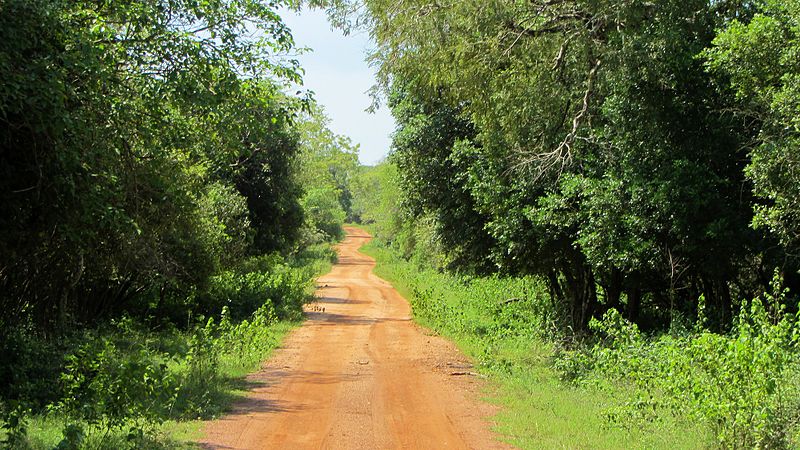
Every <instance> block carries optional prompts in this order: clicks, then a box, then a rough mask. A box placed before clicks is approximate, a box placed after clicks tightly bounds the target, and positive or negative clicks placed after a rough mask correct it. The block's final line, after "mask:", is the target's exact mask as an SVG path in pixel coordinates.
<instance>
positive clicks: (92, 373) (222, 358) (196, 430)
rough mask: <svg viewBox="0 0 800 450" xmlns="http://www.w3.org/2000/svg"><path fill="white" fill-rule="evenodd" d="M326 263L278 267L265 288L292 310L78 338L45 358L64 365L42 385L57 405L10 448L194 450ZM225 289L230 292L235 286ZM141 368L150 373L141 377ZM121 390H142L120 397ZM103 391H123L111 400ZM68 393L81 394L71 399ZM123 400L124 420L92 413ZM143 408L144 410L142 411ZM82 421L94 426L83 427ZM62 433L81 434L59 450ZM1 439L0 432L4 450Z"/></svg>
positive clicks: (112, 327) (135, 325)
mask: <svg viewBox="0 0 800 450" xmlns="http://www.w3.org/2000/svg"><path fill="white" fill-rule="evenodd" d="M332 260H333V253H332V250H331V248H330V246H329V245H327V244H324V245H317V246H314V247H311V248H309V249H307V250H306V251H305V252H303V253H301V254H300V255H297V256H295V257H294V259H293V260H292V261H291V268H290V269H287V268H279V269H280V271H276V272H275V275H274V276H275V277H277V278H276V281H275V282H271V281H270V280H269V279H267V281H269V283H266V285H267V286H271V287H272V288H273V291H274V292H280V293H285V294H286V295H288V296H289V300H287V301H291V302H294V305H293V306H292V307H291V308H292V309H291V310H290V311H289V313H284V311H285V310H286V308H280V307H278V308H276V307H275V306H274V304H275V300H277V301H278V302H277V304H278V305H280V304H281V300H284V299H281V298H275V297H272V300H273V301H266V302H265V303H264V305H263V306H262V307H260V308H259V309H258V310H257V311H256V312H255V313H253V314H252V315H251V316H249V317H248V318H247V320H243V321H238V320H233V319H232V318H231V317H230V314H227V315H225V313H223V316H220V317H214V318H213V320H211V321H209V322H206V321H199V322H198V323H196V324H195V325H194V326H192V327H190V329H189V330H179V329H177V328H176V327H174V326H173V327H167V328H165V329H163V328H162V329H160V330H158V331H156V330H153V329H151V328H150V327H149V326H148V325H146V324H145V323H144V322H140V321H137V320H134V319H122V320H119V321H115V322H112V323H109V324H107V325H104V326H101V327H99V328H97V329H92V330H86V331H85V332H83V333H77V334H76V335H75V336H73V337H71V338H70V339H71V340H70V342H69V343H68V344H67V345H65V348H66V351H67V353H68V354H72V355H76V357H75V358H74V359H72V360H70V359H69V358H68V359H64V355H63V354H55V353H53V354H52V355H50V356H51V357H52V358H55V359H56V360H62V359H63V360H64V361H65V362H64V363H62V364H61V365H56V366H55V369H54V370H56V372H54V373H52V374H49V375H48V376H49V377H50V379H51V382H49V383H47V385H48V386H51V389H53V392H52V393H51V396H52V395H57V397H55V399H56V400H51V402H52V403H50V404H49V405H50V406H48V408H46V409H44V410H40V412H38V413H34V414H31V413H30V412H28V413H23V417H24V420H23V425H24V426H22V427H18V428H16V429H15V431H17V432H20V431H24V434H23V436H24V437H22V438H20V439H19V440H18V441H17V442H16V443H14V444H13V445H8V446H10V447H11V448H20V449H31V450H39V449H42V450H44V449H53V448H56V447H58V446H59V444H61V445H62V447H59V448H81V449H129V448H130V449H135V448H149V449H192V448H199V447H198V446H197V445H196V444H195V443H194V441H196V440H197V439H199V438H200V437H201V433H202V427H203V424H204V421H205V420H210V419H215V418H217V417H219V416H221V415H222V414H224V413H225V412H226V411H228V410H229V408H230V407H231V405H232V404H233V403H234V402H236V401H237V400H239V399H241V398H243V397H244V396H245V395H246V394H247V392H248V390H249V389H250V388H252V386H251V385H250V384H249V383H248V382H247V380H246V377H247V375H248V374H249V373H252V372H254V371H256V370H258V369H259V368H260V366H261V364H262V362H263V361H264V360H266V359H267V358H269V356H270V355H271V353H272V351H273V350H274V349H275V348H277V347H278V346H279V345H280V343H281V342H282V340H283V339H284V337H285V336H286V335H287V334H288V333H289V332H290V331H291V330H292V329H294V328H296V327H297V326H299V325H300V323H301V322H302V313H301V311H300V306H301V305H300V304H299V303H302V301H304V299H306V300H307V299H310V298H311V296H312V295H313V291H314V283H313V280H314V279H315V278H316V277H318V276H320V275H322V274H323V273H325V272H328V271H329V270H330V268H331V264H332ZM258 264H262V265H263V263H262V262H260V261H256V262H255V263H254V267H260V266H257V265H258ZM293 274H294V275H293ZM259 280H260V279H259ZM223 287H224V288H225V289H228V290H231V291H232V292H233V291H235V290H236V285H231V286H227V285H226V286H223ZM303 292H305V294H304V293H303ZM262 295H263V294H262ZM248 300H249V299H248ZM265 300H266V299H265ZM223 311H225V310H223ZM281 318H282V319H281ZM279 319H280V320H279ZM33 344H35V343H33ZM33 344H30V345H33ZM66 361H77V362H75V363H69V364H67V363H66ZM65 364H66V365H65ZM70 364H71V365H70ZM143 365H144V366H145V367H148V368H149V369H147V370H152V372H141V370H142V369H141V368H142V367H143ZM143 373H155V374H156V377H155V378H153V377H152V376H150V381H144V382H143V381H142V376H143V375H142V374H143ZM65 376H66V378H65ZM146 376H147V375H145V377H146ZM59 377H60V378H61V380H60V381H59ZM39 384H42V383H39ZM71 386H72V387H71ZM119 386H122V388H120V387H119ZM125 386H145V388H144V390H126V388H125ZM70 389H73V390H72V391H70ZM75 389H77V390H75ZM108 389H114V392H119V393H120V394H109V391H108ZM71 392H77V393H78V394H79V395H80V396H82V397H80V398H75V397H73V396H72V395H71ZM87 392H88V394H87ZM117 395H121V396H123V397H118V396H117ZM119 398H123V400H119ZM120 401H121V402H122V404H123V405H124V408H123V409H124V410H126V411H127V412H124V414H125V415H124V416H122V417H120V416H119V413H116V414H117V415H115V416H107V415H105V414H106V413H107V409H103V408H102V407H101V408H99V409H97V410H96V412H93V411H94V410H92V407H93V405H98V404H114V402H117V403H119V402H120ZM64 402H65V403H64ZM76 402H77V403H76ZM64 405H66V406H64ZM141 405H145V406H144V407H143V408H144V410H145V412H144V413H142V407H141ZM0 406H2V405H0ZM87 413H88V414H89V415H87ZM98 414H100V415H98ZM88 417H99V419H97V420H96V421H89V420H88V419H87V418H88ZM110 421H114V422H113V423H112V422H110ZM2 425H4V424H3V423H2V422H0V426H2ZM68 426H77V427H78V428H79V429H80V433H79V434H76V436H79V439H77V440H78V441H80V442H79V443H77V444H75V445H72V446H67V447H64V446H63V445H64V443H63V441H64V440H65V436H66V435H67V434H68V433H65V430H66V429H67V427H68ZM132 430H133V431H134V432H135V434H133V435H131V431H132ZM6 433H7V430H5V429H4V428H0V447H3V444H2V442H3V441H4V440H5V439H6V437H7V434H6ZM3 448H5V447H3Z"/></svg>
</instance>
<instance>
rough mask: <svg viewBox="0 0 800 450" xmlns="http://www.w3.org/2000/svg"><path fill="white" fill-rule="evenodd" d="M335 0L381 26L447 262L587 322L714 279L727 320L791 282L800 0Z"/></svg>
mask: <svg viewBox="0 0 800 450" xmlns="http://www.w3.org/2000/svg"><path fill="white" fill-rule="evenodd" d="M328 5H329V7H330V11H331V12H332V16H333V17H334V18H336V19H338V20H339V21H340V22H342V23H344V24H345V25H348V24H349V25H351V26H355V25H363V26H365V27H366V28H367V29H368V30H369V31H370V33H371V34H372V36H373V38H374V39H375V40H376V43H377V49H376V50H375V52H374V53H373V55H372V58H373V61H374V62H375V63H376V65H377V66H378V67H379V75H380V79H381V85H382V87H383V88H384V91H385V92H386V93H387V95H388V99H389V106H390V107H391V108H392V111H393V113H394V115H395V117H396V119H397V121H398V129H397V131H396V133H395V135H394V141H393V152H392V154H391V156H390V160H391V161H392V162H393V163H394V164H395V165H396V167H397V169H398V172H399V179H400V185H401V187H402V192H403V194H402V197H403V199H404V205H403V206H404V209H405V210H406V211H407V212H408V213H409V217H411V218H412V219H413V220H419V221H422V222H425V223H430V224H431V227H432V229H433V230H434V232H435V236H436V240H437V241H438V242H439V243H441V245H442V248H443V249H444V252H445V253H446V255H447V258H446V261H444V262H445V264H446V265H447V266H448V267H449V268H451V269H457V270H460V271H466V272H471V273H490V272H502V273H508V274H520V275H525V274H537V275H539V276H542V277H544V278H545V279H546V280H548V286H549V289H550V292H551V295H552V296H553V297H554V298H556V299H557V300H558V302H559V303H560V304H561V308H562V309H563V311H564V312H565V313H566V314H567V315H569V317H570V325H571V326H572V328H573V329H575V330H587V328H586V327H587V325H588V323H589V321H590V319H591V318H592V317H601V316H602V315H603V313H604V312H605V311H606V310H608V309H609V308H616V309H618V310H621V311H623V314H624V315H625V317H627V318H629V319H630V320H633V321H635V322H637V323H639V324H640V325H641V326H643V327H645V328H647V329H653V328H656V329H663V328H666V327H668V326H669V323H670V322H671V321H673V320H675V319H676V318H686V319H687V320H694V318H696V317H697V306H698V304H697V299H698V298H699V297H700V295H701V294H702V295H704V298H705V299H706V302H707V315H708V317H709V318H710V319H709V320H710V322H709V326H710V327H711V328H712V329H714V330H727V329H729V328H730V326H731V325H732V323H733V318H734V317H735V315H736V314H735V311H736V308H737V306H738V305H737V302H738V301H739V299H742V298H753V297H754V296H756V295H757V294H759V293H761V292H764V291H765V290H766V289H767V288H768V285H769V281H770V279H771V274H772V270H773V269H774V268H778V269H779V270H780V271H781V272H782V274H783V276H784V279H785V282H786V284H787V285H788V286H790V287H793V288H795V291H796V288H797V286H795V285H796V283H797V279H798V276H797V269H798V263H797V261H796V258H795V257H794V256H793V255H794V254H795V248H794V247H795V245H796V244H795V242H794V233H795V232H794V231H793V228H792V227H794V225H793V223H794V221H793V219H792V218H793V217H794V216H793V214H794V212H793V209H792V208H793V206H792V205H793V204H794V202H795V199H796V197H797V196H796V195H794V191H793V189H795V188H796V186H797V185H798V183H797V180H794V179H793V178H792V177H793V175H792V174H793V173H794V171H793V170H792V169H791V167H792V164H793V163H792V161H793V159H792V158H793V157H792V156H791V155H792V154H793V153H794V152H793V151H792V148H793V145H794V144H795V137H796V136H795V135H796V133H797V124H796V123H795V122H796V117H797V115H798V114H797V113H798V108H797V103H796V102H794V94H795V92H794V91H795V88H796V80H795V78H796V74H797V66H796V61H795V60H796V59H797V58H795V57H794V56H796V55H795V53H796V52H794V47H793V44H790V45H788V46H783V45H779V44H778V42H783V41H786V42H794V39H793V36H794V33H796V31H797V25H796V23H797V22H796V20H797V11H796V5H795V3H794V2H778V1H776V2H769V1H767V2H756V3H752V2H709V1H706V0H697V1H694V2H691V3H690V4H687V3H686V2H671V1H667V2H655V3H653V2H645V1H637V0H634V1H624V2H596V1H591V2H588V1H580V0H569V1H557V2H549V1H532V2H513V1H504V0H497V1H492V2H457V3H453V4H450V5H447V6H445V5H441V4H438V3H436V2H429V1H426V0H404V1H401V2H400V3H398V2H394V1H392V2H389V1H383V0H365V1H362V2H343V1H338V2H328ZM353 17H356V18H357V20H356V21H353V20H352V19H353ZM762 50H763V51H762ZM764 55H766V56H767V58H764ZM795 291H793V294H791V295H790V297H789V301H790V302H792V301H793V300H792V299H794V298H795V296H796V294H797V292H795Z"/></svg>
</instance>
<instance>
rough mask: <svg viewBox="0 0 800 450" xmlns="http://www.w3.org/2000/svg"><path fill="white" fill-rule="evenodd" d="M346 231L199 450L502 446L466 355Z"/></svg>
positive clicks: (359, 237) (362, 238) (357, 234)
mask: <svg viewBox="0 0 800 450" xmlns="http://www.w3.org/2000/svg"><path fill="white" fill-rule="evenodd" d="M346 231H347V238H346V239H345V241H344V242H343V243H342V244H341V245H339V247H338V252H339V263H338V264H336V265H335V266H334V267H333V270H332V271H331V272H330V273H329V274H327V275H325V276H323V277H321V278H320V279H319V280H318V285H319V290H318V291H317V297H318V299H319V300H318V303H317V304H316V305H311V307H309V308H307V309H308V310H309V311H308V320H307V321H306V322H305V323H304V324H303V326H302V327H300V328H299V329H297V330H295V331H294V332H293V333H292V334H290V335H289V336H288V337H287V339H286V341H285V342H284V345H283V346H282V347H281V348H280V349H278V350H277V351H276V352H275V354H274V355H273V357H272V358H271V359H270V360H269V361H268V362H267V363H265V366H264V367H263V368H262V370H261V371H259V372H258V373H256V374H254V375H251V376H250V377H249V381H250V382H252V383H254V384H255V385H256V386H257V387H255V388H254V389H253V390H252V391H251V392H250V394H249V395H248V396H247V398H246V399H245V400H243V401H242V402H240V403H239V404H238V405H236V407H235V408H234V411H233V412H232V413H231V414H230V415H228V416H226V417H223V418H222V419H221V420H218V421H214V422H210V423H208V424H207V426H206V428H205V438H204V439H203V440H202V441H201V442H202V445H203V446H204V448H207V449H319V448H326V449H328V448H329V449H379V448H404V449H437V450H438V449H466V448H470V449H494V448H498V449H499V448H510V447H509V446H508V445H506V444H503V443H500V442H497V440H496V436H494V435H493V434H492V433H491V432H490V431H489V426H490V424H489V423H488V421H487V417H488V416H490V415H492V414H493V413H494V412H495V408H494V407H492V406H489V405H486V404H484V403H481V402H479V401H478V398H479V397H480V381H479V379H477V378H476V377H474V376H473V375H472V374H471V372H470V368H469V367H470V366H469V364H468V362H467V360H466V359H465V357H464V356H463V355H461V354H460V353H459V352H458V350H457V349H456V348H455V347H454V346H453V344H451V343H450V342H448V341H446V340H444V339H442V338H439V337H436V336H429V335H426V334H425V332H424V330H422V329H421V328H419V327H418V326H416V325H415V324H414V323H413V322H412V321H411V317H410V316H411V308H410V307H409V304H408V302H407V301H406V300H405V299H403V297H401V296H400V294H398V293H397V291H396V290H395V289H394V288H393V287H392V286H391V285H390V284H389V283H387V282H385V281H383V280H381V279H380V278H378V277H376V276H375V275H373V274H372V268H373V267H374V266H375V262H374V260H373V259H372V258H369V257H367V256H365V255H363V254H361V253H359V252H358V248H359V247H361V245H363V244H364V243H366V242H367V241H368V240H369V235H368V234H366V233H365V232H363V231H362V230H359V229H357V228H347V229H346ZM315 307H316V308H315ZM322 308H325V311H324V312H322V311H315V309H320V310H321V309H322Z"/></svg>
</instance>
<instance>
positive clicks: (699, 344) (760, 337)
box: [556, 293, 800, 448]
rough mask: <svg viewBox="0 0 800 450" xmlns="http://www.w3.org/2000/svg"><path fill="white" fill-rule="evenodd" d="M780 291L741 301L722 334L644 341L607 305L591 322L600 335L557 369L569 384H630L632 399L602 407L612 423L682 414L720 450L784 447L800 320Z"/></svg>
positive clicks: (564, 357) (799, 405)
mask: <svg viewBox="0 0 800 450" xmlns="http://www.w3.org/2000/svg"><path fill="white" fill-rule="evenodd" d="M783 295H784V293H779V294H777V295H766V296H764V298H761V299H756V300H753V301H750V302H744V303H743V304H742V305H741V309H740V312H739V316H738V318H737V320H736V322H735V329H734V331H733V332H731V333H730V334H728V335H722V334H717V333H711V332H708V331H706V330H703V329H702V328H700V329H698V330H697V332H695V333H694V334H691V335H689V336H670V335H664V336H660V337H658V338H654V339H648V338H647V337H645V336H644V335H642V334H641V333H640V332H639V330H638V329H637V328H636V326H635V325H633V324H631V323H629V322H627V321H626V320H625V319H623V318H622V316H621V315H620V314H619V313H618V312H617V311H616V310H613V309H612V310H610V311H608V312H607V313H606V314H605V316H604V317H603V320H602V321H596V320H595V321H593V323H592V328H593V329H594V330H595V331H598V332H600V334H601V335H602V336H604V338H603V339H602V340H601V341H600V342H598V343H597V344H595V345H594V346H592V347H590V348H588V349H583V350H576V351H571V352H564V353H562V354H561V355H560V356H559V359H558V361H557V364H556V367H557V368H558V369H559V370H560V371H561V372H562V375H563V376H564V377H565V378H567V379H571V380H573V381H576V382H588V383H600V384H602V383H606V382H608V380H619V382H621V383H622V384H623V385H627V386H629V387H630V388H631V389H632V390H633V400H631V401H629V402H628V403H627V405H626V406H625V407H623V408H620V409H617V410H613V411H609V418H610V419H611V421H612V422H614V423H616V424H620V425H621V424H627V425H628V426H635V424H636V422H637V421H639V420H657V419H658V417H659V415H660V414H664V413H673V414H681V415H685V416H687V417H689V418H690V419H693V420H698V421H702V422H704V423H706V424H707V425H708V426H709V428H710V430H711V431H712V433H713V436H714V439H715V443H716V445H718V446H720V447H722V448H780V447H787V446H789V445H790V441H791V439H792V436H791V434H792V431H793V428H794V427H795V426H796V424H797V421H798V419H799V418H800V415H799V414H798V413H799V412H800V392H798V389H797V383H798V381H800V365H798V362H800V360H799V359H798V356H800V351H798V339H800V324H798V320H797V316H796V315H795V314H790V313H787V312H786V309H785V307H784V306H783V303H784V300H785V299H784V297H783ZM613 388H615V389H618V388H619V384H618V383H613Z"/></svg>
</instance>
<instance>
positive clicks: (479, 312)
mask: <svg viewBox="0 0 800 450" xmlns="http://www.w3.org/2000/svg"><path fill="white" fill-rule="evenodd" d="M362 251H363V252H364V253H366V254H368V255H370V256H372V257H374V258H375V259H376V260H377V261H378V266H377V267H376V269H375V272H376V275H378V276H380V277H382V278H384V279H386V280H387V281H389V282H391V283H392V284H393V285H394V286H395V287H396V288H397V289H398V290H399V291H400V293H401V294H402V295H403V296H404V297H406V298H407V299H409V301H410V302H411V303H412V306H413V307H414V314H415V320H417V322H419V323H420V324H421V325H423V326H426V327H428V328H430V329H432V330H434V331H435V332H437V333H439V334H441V335H443V336H445V337H447V338H449V339H451V340H453V341H454V342H455V343H456V344H457V345H458V346H459V348H460V349H461V350H462V351H463V352H464V353H465V354H467V355H468V356H470V357H471V358H472V359H473V360H474V361H475V362H476V363H477V369H478V371H479V372H480V373H482V374H484V375H486V376H487V378H488V380H489V381H490V383H489V386H490V387H489V391H488V392H487V396H488V400H489V401H491V402H494V403H497V404H499V405H501V406H502V411H501V412H500V413H499V414H498V415H497V416H496V417H495V418H494V420H495V422H496V425H495V429H496V431H498V432H499V433H500V434H501V435H502V436H503V439H504V440H506V441H508V442H510V443H512V444H514V445H516V446H518V447H520V448H526V449H527V448H532V449H533V448H536V449H538V448H567V449H572V448H576V449H578V448H579V449H591V448H597V449H617V448H618V449H630V448H646V449H659V448H664V449H667V448H669V449H674V448H687V449H688V448H703V447H704V444H705V443H706V442H708V439H707V437H708V436H707V432H706V430H705V429H703V428H702V427H698V426H694V425H693V424H691V423H687V422H686V421H685V420H682V419H681V418H678V417H659V418H658V419H657V420H654V421H651V422H647V423H644V424H642V423H639V422H637V423H636V424H627V425H626V424H619V423H616V424H612V423H611V422H610V421H609V420H608V417H609V414H610V413H611V412H613V411H614V410H615V408H619V407H620V406H622V405H624V404H625V403H626V402H628V401H630V400H631V399H630V398H629V395H628V393H627V392H626V391H625V389H624V387H622V386H617V385H615V384H614V383H613V382H609V383H607V384H605V385H604V386H599V385H597V386H594V385H592V386H579V385H571V384H567V383H565V382H562V381H561V380H560V379H559V377H558V374H557V372H556V371H555V369H554V368H553V367H552V361H553V358H554V355H555V352H556V349H557V345H555V344H554V343H552V340H553V335H552V334H551V333H552V331H551V330H550V329H549V328H548V327H547V326H546V324H547V323H548V322H550V321H552V320H556V319H557V318H553V317H542V316H543V315H546V313H545V311H547V309H548V305H547V302H548V301H549V299H548V298H547V296H546V294H545V292H546V291H544V290H543V286H542V285H541V283H538V282H537V280H535V279H530V278H529V279H502V278H488V279H461V278H459V277H456V276H453V275H448V274H443V273H439V272H438V271H435V270H430V269H425V268H421V267H418V266H416V265H415V264H413V263H410V262H408V261H405V260H402V259H400V258H398V257H396V255H395V254H394V253H393V252H392V251H391V250H389V249H386V248H385V247H381V246H380V245H379V244H377V243H375V242H371V243H369V244H367V245H366V246H365V247H364V248H362ZM511 298H519V299H520V301H514V302H511V303H506V304H503V303H502V302H504V301H507V300H508V299H511Z"/></svg>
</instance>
